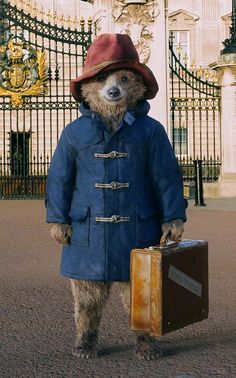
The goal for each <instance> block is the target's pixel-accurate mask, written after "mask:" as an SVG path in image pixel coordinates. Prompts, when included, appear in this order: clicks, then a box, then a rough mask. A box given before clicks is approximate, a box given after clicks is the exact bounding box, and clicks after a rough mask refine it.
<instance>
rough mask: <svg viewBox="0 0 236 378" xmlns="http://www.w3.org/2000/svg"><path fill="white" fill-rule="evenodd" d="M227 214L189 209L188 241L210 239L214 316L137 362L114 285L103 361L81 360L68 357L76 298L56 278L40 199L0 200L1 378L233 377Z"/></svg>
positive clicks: (234, 236)
mask: <svg viewBox="0 0 236 378" xmlns="http://www.w3.org/2000/svg"><path fill="white" fill-rule="evenodd" d="M222 208H223V210H222ZM217 209H220V210H217ZM228 210H229V211H228ZM228 210H227V206H223V205H222V206H221V207H219V206H218V207H217V206H215V205H214V206H212V204H211V206H210V208H209V209H208V208H204V210H203V211H201V209H199V208H198V209H195V208H194V207H193V206H190V208H189V210H188V219H189V221H188V223H187V225H186V232H185V238H192V239H206V240H208V241H209V249H210V250H209V264H210V315H209V318H208V319H207V320H205V321H203V322H200V323H197V324H195V325H191V326H188V327H186V328H184V329H182V330H180V331H176V332H173V333H171V334H169V335H166V336H164V337H163V338H162V340H161V342H162V345H163V348H164V350H165V357H163V358H162V359H160V360H157V361H143V362H142V361H139V360H136V358H135V357H134V355H133V347H134V341H135V339H134V336H133V334H132V333H131V331H129V328H128V318H127V316H126V314H125V312H124V311H123V308H122V306H121V302H120V300H119V296H118V292H117V288H116V287H115V285H114V287H113V289H112V293H111V297H110V299H109V301H108V302H107V305H106V308H105V309H104V314H103V318H102V324H101V328H100V343H99V356H98V358H97V359H96V360H89V361H87V360H86V361H84V360H78V359H76V358H75V357H73V356H72V355H71V349H72V346H73V343H74V338H75V329H74V320H73V301H72V296H71V293H70V286H69V283H68V280H66V279H64V278H62V277H61V276H59V273H58V271H59V262H60V247H58V246H57V244H56V243H54V242H53V241H52V240H50V237H49V225H46V224H45V223H44V217H45V215H44V206H43V201H23V200H22V201H1V202H0V214H1V219H0V250H1V253H0V302H1V307H0V323H1V343H0V377H1V378H5V377H8V378H15V377H17V378H28V377H29V378H31V377H32V378H33V377H36V378H46V377H49V378H52V377H65V378H77V377H78V378H84V377H89V378H90V377H91V378H98V377H104V378H113V377H114V378H118V377H119V378H123V377H125V378H128V377H142V378H144V377H159V378H169V377H170V378H198V377H204V378H205V377H206V378H208V377H209V378H218V377H232V378H233V377H234V378H235V377H236V362H235V361H236V347H235V346H236V345H235V344H236V342H235V336H236V331H235V330H236V300H235V299H236V295H235V291H236V287H235V282H236V279H235V278H236V269H235V266H236V211H234V210H233V211H232V207H231V206H229V207H228Z"/></svg>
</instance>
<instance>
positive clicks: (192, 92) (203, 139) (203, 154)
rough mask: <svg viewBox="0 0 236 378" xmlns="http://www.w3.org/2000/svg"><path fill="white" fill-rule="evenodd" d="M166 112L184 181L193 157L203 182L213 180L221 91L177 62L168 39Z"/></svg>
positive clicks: (218, 156) (190, 176) (217, 157)
mask: <svg viewBox="0 0 236 378" xmlns="http://www.w3.org/2000/svg"><path fill="white" fill-rule="evenodd" d="M169 53H170V54H169V67H170V115H171V129H172V141H173V148H174V151H175V153H176V156H177V158H178V161H179V163H180V166H181V168H182V172H183V178H184V181H194V179H195V175H194V164H193V161H194V160H202V168H203V181H205V182H213V181H216V180H217V179H218V177H219V174H220V166H221V158H222V153H221V121H220V110H221V109H220V106H221V91H220V87H219V86H218V85H216V84H215V83H212V82H209V81H207V80H202V79H201V78H200V77H198V76H197V75H196V74H195V73H193V72H191V71H190V70H189V69H188V67H187V60H185V64H183V63H181V57H180V54H179V55H178V56H177V55H176V54H175V52H174V48H173V37H172V36H171V37H170V42H169Z"/></svg>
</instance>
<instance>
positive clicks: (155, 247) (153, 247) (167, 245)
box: [145, 240, 179, 251]
mask: <svg viewBox="0 0 236 378" xmlns="http://www.w3.org/2000/svg"><path fill="white" fill-rule="evenodd" d="M178 245H179V242H174V241H172V240H167V241H166V243H165V244H158V245H151V246H150V247H148V248H145V249H149V250H151V251H155V250H159V249H160V248H161V249H163V248H170V247H171V248H172V247H177V246H178Z"/></svg>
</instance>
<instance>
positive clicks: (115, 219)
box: [95, 215, 130, 223]
mask: <svg viewBox="0 0 236 378" xmlns="http://www.w3.org/2000/svg"><path fill="white" fill-rule="evenodd" d="M95 221H96V222H109V223H120V222H129V221H130V217H122V216H120V215H112V216H111V217H110V218H105V217H96V218H95Z"/></svg>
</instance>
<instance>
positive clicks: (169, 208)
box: [149, 123, 187, 224]
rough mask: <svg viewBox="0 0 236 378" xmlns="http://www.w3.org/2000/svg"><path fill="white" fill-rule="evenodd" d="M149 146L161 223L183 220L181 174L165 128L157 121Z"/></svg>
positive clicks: (183, 200) (184, 213)
mask: <svg viewBox="0 0 236 378" xmlns="http://www.w3.org/2000/svg"><path fill="white" fill-rule="evenodd" d="M150 146H151V147H150V155H149V159H150V161H149V164H150V167H151V174H152V178H153V182H154V187H155V192H156V195H157V198H158V202H159V206H160V208H161V212H162V224H163V223H167V222H170V221H172V220H174V219H182V220H183V221H184V222H185V221H186V212H185V209H186V207H187V201H186V200H185V198H184V196H183V179H182V174H181V171H180V167H179V165H178V162H177V159H176V157H175V154H174V151H173V148H172V146H171V144H170V141H169V139H168V136H167V134H166V132H165V129H164V127H163V126H162V125H161V124H159V123H158V125H157V127H156V128H155V131H154V133H153V135H152V140H151V144H150Z"/></svg>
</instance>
